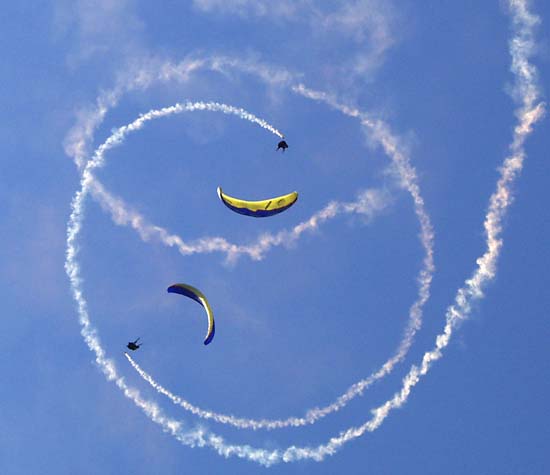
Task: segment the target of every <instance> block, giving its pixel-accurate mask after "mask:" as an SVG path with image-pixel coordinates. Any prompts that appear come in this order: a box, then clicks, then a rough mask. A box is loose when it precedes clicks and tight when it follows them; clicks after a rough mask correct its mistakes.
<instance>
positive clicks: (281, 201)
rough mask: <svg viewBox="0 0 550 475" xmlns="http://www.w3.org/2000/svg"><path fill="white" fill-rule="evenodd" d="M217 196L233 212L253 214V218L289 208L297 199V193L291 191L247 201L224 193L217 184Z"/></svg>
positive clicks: (271, 214) (270, 214)
mask: <svg viewBox="0 0 550 475" xmlns="http://www.w3.org/2000/svg"><path fill="white" fill-rule="evenodd" d="M218 196H219V197H220V200H221V201H222V203H223V204H224V205H225V206H227V207H228V208H229V209H230V210H232V211H235V213H239V214H244V215H245V216H253V217H254V218H266V217H269V216H274V215H276V214H279V213H282V212H283V211H285V210H287V209H288V208H290V207H291V206H292V205H293V204H294V203H296V200H297V199H298V193H297V192H295V191H293V192H292V193H289V194H288V195H282V196H277V197H275V198H270V199H267V200H261V201H248V200H242V199H239V198H233V197H232V196H229V195H226V194H225V193H224V192H223V191H222V189H221V187H220V186H218Z"/></svg>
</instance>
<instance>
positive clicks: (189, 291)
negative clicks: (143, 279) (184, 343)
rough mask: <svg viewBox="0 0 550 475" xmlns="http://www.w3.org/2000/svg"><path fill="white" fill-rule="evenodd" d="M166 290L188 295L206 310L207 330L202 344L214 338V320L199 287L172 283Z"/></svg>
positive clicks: (206, 343)
mask: <svg viewBox="0 0 550 475" xmlns="http://www.w3.org/2000/svg"><path fill="white" fill-rule="evenodd" d="M166 290H167V291H168V292H170V293H174V294H180V295H183V296H185V297H189V298H190V299H193V300H194V301H195V302H197V303H199V304H200V305H201V306H202V307H203V308H204V310H206V316H207V318H208V330H207V332H206V337H205V338H204V344H205V345H208V343H210V342H211V341H212V339H213V338H214V333H215V331H216V327H215V322H214V314H213V313H212V309H211V308H210V304H209V303H208V300H206V297H205V296H204V294H203V293H202V292H201V291H200V290H199V289H196V288H195V287H192V286H191V285H187V284H174V285H171V286H170V287H168V289H166Z"/></svg>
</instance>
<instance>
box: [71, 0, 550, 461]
mask: <svg viewBox="0 0 550 475" xmlns="http://www.w3.org/2000/svg"><path fill="white" fill-rule="evenodd" d="M509 5H510V9H511V12H512V19H513V24H514V32H515V36H514V38H513V39H512V41H511V46H510V49H511V54H512V71H513V73H514V74H515V75H516V82H517V89H516V92H517V94H518V96H519V98H520V100H521V103H522V104H521V106H520V108H519V109H518V110H517V115H518V125H517V126H516V128H515V130H514V137H513V141H512V143H511V145H510V152H511V153H510V155H509V156H508V157H507V158H506V159H505V161H504V164H503V166H502V168H501V170H500V178H499V180H498V183H497V189H496V191H495V192H494V193H493V195H492V196H491V199H490V203H489V210H488V213H487V216H486V219H485V223H484V227H485V232H486V236H487V251H486V252H485V253H484V254H483V255H482V256H481V257H480V258H479V259H477V264H478V268H477V269H476V271H475V272H474V273H473V275H472V277H471V278H470V279H468V280H467V281H466V283H465V286H464V287H463V288H461V289H459V291H458V292H457V296H456V298H455V303H454V304H453V305H452V306H450V307H449V309H448V310H447V313H446V325H445V327H444V330H443V332H442V333H441V334H440V335H438V336H437V338H436V345H435V347H434V348H433V349H432V350H430V351H428V352H426V353H425V354H424V357H423V358H422V363H421V365H420V366H413V367H412V368H411V370H410V371H409V373H408V375H407V376H406V377H405V379H404V380H403V386H402V388H401V390H400V391H399V392H397V393H396V394H395V395H394V396H393V397H392V398H391V399H389V400H388V401H386V402H385V403H384V404H382V405H381V406H379V407H377V408H375V409H374V410H373V411H372V413H373V417H372V418H371V419H370V420H369V421H367V422H365V423H364V424H363V425H362V426H359V427H352V428H350V429H348V430H346V431H344V432H342V433H341V434H340V435H339V436H337V437H333V438H331V439H330V441H329V442H328V443H326V444H323V445H319V446H317V447H295V446H292V447H289V448H287V449H285V450H265V449H256V448H253V447H250V446H247V445H242V446H241V445H229V444H227V443H226V442H225V441H224V439H223V438H221V437H219V436H217V435H215V434H212V433H209V432H207V431H205V430H202V429H196V430H193V431H189V432H183V429H182V425H181V423H179V422H178V421H173V420H172V419H169V418H167V417H166V416H164V415H163V413H162V411H161V410H160V409H159V408H158V406H156V405H155V404H154V403H151V402H149V401H145V400H143V399H142V398H141V397H140V395H139V393H138V392H137V391H136V390H134V389H132V388H129V387H127V386H126V384H125V383H124V380H123V379H122V378H120V377H118V376H117V374H116V369H115V367H114V363H112V362H111V361H110V360H107V359H105V355H104V351H103V349H102V347H101V345H100V342H99V339H98V338H97V335H96V333H95V330H94V329H93V328H92V327H91V323H90V321H89V318H88V314H87V309H86V302H85V300H84V298H83V295H82V291H81V290H80V285H81V279H80V270H79V267H78V263H77V261H76V256H77V252H78V249H77V247H76V237H77V235H78V233H79V231H80V228H81V225H82V218H83V198H84V197H85V195H86V193H87V191H86V173H87V170H86V169H85V170H84V172H83V176H82V183H81V184H82V190H81V191H79V192H78V193H77V194H76V195H75V198H74V200H73V203H72V213H71V218H70V221H69V226H68V236H67V261H66V269H67V273H68V275H69V277H70V280H71V286H72V289H73V294H74V298H75V300H76V302H77V304H78V309H79V316H80V321H81V325H82V334H83V336H84V338H85V340H86V342H87V344H88V346H89V347H90V349H91V350H92V351H94V352H95V353H96V361H97V362H98V364H99V365H100V366H101V368H102V370H103V372H104V373H105V374H106V376H107V378H108V379H110V380H115V381H116V384H117V385H118V386H119V387H120V388H121V389H122V390H123V391H124V394H125V395H126V397H128V398H130V399H132V400H133V401H134V402H135V403H136V405H138V407H140V408H141V409H142V410H144V412H145V413H146V414H147V415H148V416H149V417H150V418H151V419H152V420H153V421H155V422H157V423H158V424H160V425H161V426H162V427H163V429H164V430H165V431H167V432H170V433H172V434H173V435H174V436H175V437H176V438H177V439H178V440H179V441H180V442H182V443H183V444H185V445H189V446H209V447H212V448H213V449H214V450H216V451H217V452H218V453H219V454H221V455H223V456H226V457H229V456H237V457H243V458H247V459H249V460H253V461H256V462H258V463H261V464H263V465H272V464H274V463H278V462H282V461H284V462H292V461H296V460H301V459H313V460H316V461H321V460H323V459H324V458H325V457H326V456H327V455H332V454H334V453H335V452H336V451H337V450H338V449H339V448H340V447H342V446H343V445H344V444H345V443H347V442H349V441H350V440H352V439H355V438H357V437H360V436H361V435H363V434H364V433H365V432H367V431H374V430H376V429H377V428H378V427H379V426H380V425H381V424H382V423H383V421H384V420H385V418H386V417H387V416H388V415H389V413H390V412H391V411H392V410H393V409H395V408H398V407H401V406H402V405H403V404H404V403H405V402H406V401H407V399H408V397H409V395H410V393H411V391H412V388H413V387H414V386H415V385H416V384H417V383H418V382H419V381H420V379H421V377H422V376H424V375H426V374H427V373H428V371H429V370H430V368H431V366H432V365H433V363H434V362H435V361H437V360H438V359H439V358H441V357H442V354H443V353H442V351H443V349H444V348H445V347H446V346H447V345H448V344H449V342H450V340H451V337H452V334H453V331H454V329H455V328H456V326H457V325H458V323H459V322H460V321H462V320H463V319H464V318H466V317H467V316H468V315H469V313H470V311H471V303H472V301H473V300H474V299H479V298H481V297H482V296H483V289H484V287H485V286H486V284H487V283H488V282H489V281H490V280H492V279H493V277H494V275H495V272H496V263H497V260H498V256H499V253H500V249H501V247H502V239H501V237H500V235H501V231H502V221H503V218H504V217H505V214H506V211H507V209H508V207H509V206H510V204H511V201H512V192H511V187H512V185H513V183H514V182H515V179H516V178H517V177H518V175H519V172H520V171H521V169H522V167H523V161H524V159H525V151H524V148H523V146H524V142H525V140H526V138H527V137H528V135H529V134H530V133H531V131H532V129H533V126H534V125H535V124H536V123H537V122H538V121H539V120H540V119H541V118H542V117H543V115H544V104H542V103H538V104H535V103H536V102H537V101H538V98H539V94H540V93H539V89H538V85H537V83H536V70H535V68H534V67H533V66H532V65H531V64H530V63H529V62H528V59H529V56H530V55H531V54H532V50H533V38H532V36H533V27H534V25H535V24H536V23H537V21H538V17H536V16H534V15H532V14H531V13H529V11H528V9H527V2H526V1H525V0H523V1H522V0H509Z"/></svg>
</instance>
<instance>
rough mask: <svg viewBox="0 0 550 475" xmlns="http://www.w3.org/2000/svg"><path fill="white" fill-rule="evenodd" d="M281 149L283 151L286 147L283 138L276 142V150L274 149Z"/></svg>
mask: <svg viewBox="0 0 550 475" xmlns="http://www.w3.org/2000/svg"><path fill="white" fill-rule="evenodd" d="M281 148H282V149H283V152H284V151H285V150H286V149H287V148H288V144H287V143H286V142H285V141H284V140H281V141H280V142H279V143H278V144H277V150H276V151H279V149H281Z"/></svg>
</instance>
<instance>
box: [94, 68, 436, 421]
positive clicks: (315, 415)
mask: <svg viewBox="0 0 550 475" xmlns="http://www.w3.org/2000/svg"><path fill="white" fill-rule="evenodd" d="M216 64H217V67H218V68H219V67H220V62H219V60H218V61H217V62H216ZM195 66H196V65H195ZM247 70H248V71H250V70H251V67H250V65H249V66H248V69H247ZM260 71H261V72H262V75H263V69H261V70H260ZM185 72H186V74H188V71H187V69H185ZM173 74H174V72H173V71H171V75H173ZM293 90H294V91H295V92H297V93H299V94H301V95H303V96H305V97H308V98H310V99H315V100H321V101H323V102H325V103H327V104H328V105H330V106H331V107H333V108H335V109H337V110H339V111H341V112H343V113H344V114H346V115H348V116H351V117H356V118H360V119H361V123H362V124H363V125H367V126H368V127H370V128H371V129H373V131H374V133H375V136H376V138H377V139H378V140H379V141H380V143H382V144H383V147H384V150H385V152H386V153H387V154H388V155H389V156H390V158H391V159H392V162H393V163H394V166H395V167H396V168H397V171H398V174H399V176H400V178H401V180H402V182H403V185H404V187H405V189H407V191H409V193H410V194H411V196H412V197H413V202H414V206H415V213H416V214H417V217H418V218H419V222H420V227H421V232H420V239H421V243H422V246H423V247H424V250H425V257H424V259H423V267H422V269H421V271H420V273H419V276H418V282H419V291H418V298H417V300H416V301H415V302H414V304H413V305H412V306H411V308H410V310H409V321H408V324H407V327H406V329H405V332H404V335H403V337H402V340H401V342H400V344H399V346H398V348H397V351H396V352H395V354H394V355H392V356H391V357H390V358H389V359H388V360H387V361H386V362H385V363H384V364H383V365H382V366H381V367H380V368H379V369H378V370H377V371H375V372H374V373H372V374H371V375H369V376H368V377H367V378H365V379H362V380H360V381H358V382H357V383H355V384H353V385H352V386H351V387H350V388H348V389H347V390H346V392H345V393H344V394H342V395H341V396H339V397H338V398H337V399H336V401H334V402H333V403H331V404H328V405H327V406H324V407H322V408H313V409H310V410H308V411H307V412H306V415H305V416H304V417H302V418H298V417H289V418H287V419H286V420H272V421H253V420H249V424H248V425H247V424H245V425H243V426H242V427H243V428H244V427H254V428H268V429H273V428H280V427H286V426H301V425H306V424H313V423H314V422H315V421H317V420H318V419H320V418H323V417H325V416H326V415H328V414H330V413H332V412H335V411H338V410H340V409H342V408H343V407H345V406H346V405H347V404H348V403H349V401H351V400H352V399H354V398H355V397H357V396H359V395H362V394H363V392H364V391H365V389H366V388H368V387H369V386H370V385H372V384H373V383H374V382H375V381H377V380H379V379H381V378H382V377H384V376H386V375H387V374H389V373H390V372H391V371H392V370H393V368H394V367H395V365H396V364H398V363H399V362H400V361H402V360H403V359H404V357H405V355H406V354H407V352H408V350H409V348H410V347H411V345H412V343H413V341H414V336H415V334H416V332H417V331H418V329H419V328H420V326H421V324H422V307H423V306H424V304H425V302H426V301H427V300H428V299H429V287H430V284H431V280H432V275H433V272H434V263H433V239H434V238H433V230H432V226H431V223H430V219H429V216H428V215H427V213H426V211H425V209H424V202H423V199H422V197H421V195H420V190H419V187H418V184H417V178H416V172H415V170H414V168H413V167H412V166H411V165H410V163H409V159H408V157H407V156H406V155H405V154H404V153H402V152H401V151H400V148H399V144H398V142H397V139H396V138H395V137H394V136H393V135H392V133H391V132H390V131H389V130H388V129H387V127H386V128H384V124H383V123H381V122H379V121H378V122H377V121H373V120H371V119H370V118H368V116H367V115H366V114H364V113H363V112H360V111H359V110H357V109H353V108H350V107H347V106H342V105H340V104H339V103H338V102H337V101H336V100H335V99H333V98H331V97H330V96H328V95H327V94H324V93H320V92H316V91H312V90H310V89H307V88H305V86H303V85H299V86H296V87H294V88H293ZM197 104H198V103H197ZM212 104H214V103H212ZM222 106H225V105H223V104H217V105H216V107H217V108H218V109H216V108H212V107H210V108H206V107H205V108H204V109H201V108H188V107H186V108H182V107H179V105H176V106H173V107H168V108H164V109H160V110H152V111H149V112H148V113H147V114H145V115H144V116H141V117H140V118H139V119H137V120H136V121H134V122H133V123H132V124H130V125H128V126H125V127H126V128H124V127H122V128H121V129H119V130H117V131H116V132H115V133H114V134H113V135H112V136H111V137H109V139H108V140H107V141H106V142H105V144H104V145H106V148H103V149H102V147H103V146H102V147H100V148H99V149H98V154H96V158H97V157H98V156H99V157H101V158H100V161H101V163H103V156H104V152H105V151H106V150H108V149H109V148H111V146H112V145H109V144H110V143H112V144H116V145H119V144H120V143H122V141H123V140H124V136H125V135H126V133H127V132H130V131H133V130H139V129H140V128H141V127H142V126H143V124H144V123H145V121H147V120H152V119H155V118H160V117H164V116H167V115H170V114H173V113H180V112H183V111H184V110H185V111H190V110H221V111H222V112H224V113H232V114H236V115H238V116H239V117H240V118H242V119H245V120H249V121H251V122H254V123H257V124H259V125H261V126H262V127H264V128H266V129H267V130H269V131H271V132H273V131H276V130H277V129H275V128H274V127H272V126H270V125H269V124H267V122H265V121H263V120H262V119H258V118H256V117H255V116H253V115H252V114H250V113H248V112H246V111H244V110H243V109H237V108H234V107H232V106H225V107H226V109H223V107H222ZM193 107H195V106H193ZM270 127H271V128H270ZM122 129H123V130H122ZM277 132H278V131H277ZM277 132H273V133H276V134H277ZM121 134H122V135H121ZM279 134H280V132H279ZM90 190H91V192H92V194H93V196H94V197H95V198H96V199H97V200H98V201H99V203H100V205H101V206H102V207H103V208H104V209H106V210H107V211H109V212H110V213H111V216H112V218H113V220H114V221H115V223H117V224H124V225H130V226H131V227H132V228H133V229H135V230H136V231H137V232H138V234H139V235H140V237H141V238H142V239H143V240H149V239H150V238H151V237H153V236H154V237H156V238H157V239H159V240H160V241H161V242H163V243H164V244H166V245H168V246H170V247H172V246H175V247H176V248H177V249H178V250H179V252H180V253H181V254H183V255H189V254H195V253H205V252H224V253H226V255H227V258H228V260H230V261H234V260H235V259H236V258H237V256H239V255H240V254H247V255H249V256H250V257H251V258H252V259H255V260H259V259H261V258H262V257H263V254H264V253H265V252H266V251H268V250H269V249H271V248H272V247H273V246H278V245H283V244H284V245H290V244H291V243H292V242H294V241H296V240H297V239H299V237H300V236H301V234H303V233H304V232H305V231H311V230H314V229H317V227H318V226H319V225H320V224H321V223H323V222H325V221H326V220H328V219H331V218H334V217H335V216H336V215H338V214H340V213H349V212H358V213H363V214H366V215H367V216H369V215H371V216H370V217H372V214H373V213H374V212H375V211H379V210H380V209H382V208H383V206H384V204H383V202H382V201H381V200H380V199H379V196H380V194H379V193H378V192H376V190H366V191H365V192H363V193H362V194H360V195H359V198H358V200H357V201H356V202H354V203H339V202H332V203H330V204H329V205H328V206H327V207H326V208H324V209H323V210H321V211H319V212H317V213H316V214H314V215H313V216H312V217H311V218H310V219H309V220H307V221H305V222H303V223H300V224H298V225H296V226H294V228H292V230H290V231H281V232H279V233H277V234H275V235H271V234H267V235H264V236H261V237H260V238H259V240H258V242H257V243H256V244H253V245H248V246H246V245H245V246H243V245H240V246H239V245H236V244H232V243H229V242H228V241H227V240H226V239H224V238H222V237H210V238H202V239H199V240H197V241H194V242H190V243H188V242H185V241H183V239H182V238H180V237H179V236H177V235H174V234H170V233H169V232H168V231H167V230H166V229H164V228H162V227H160V226H156V225H152V224H149V223H147V222H146V220H145V218H143V216H141V215H139V214H138V213H137V212H135V211H130V210H129V209H128V207H127V206H126V204H125V203H124V202H123V201H122V200H121V199H120V198H116V197H113V196H112V195H111V194H109V193H108V192H107V191H106V190H105V189H104V187H103V186H102V185H101V183H100V182H99V181H98V180H97V178H95V177H93V180H92V181H91V183H90ZM156 384H157V386H158V387H161V386H160V385H158V383H156ZM163 390H164V391H165V392H166V391H167V390H166V389H164V388H163ZM175 397H177V396H174V398H175ZM180 399H181V398H180ZM182 400H183V399H182ZM184 407H185V405H184ZM212 414H214V413H212ZM212 418H213V419H215V420H218V419H219V420H220V421H222V420H223V421H225V420H229V421H231V420H234V419H236V418H233V417H232V416H227V415H223V414H221V415H219V418H216V417H214V415H212Z"/></svg>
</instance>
